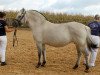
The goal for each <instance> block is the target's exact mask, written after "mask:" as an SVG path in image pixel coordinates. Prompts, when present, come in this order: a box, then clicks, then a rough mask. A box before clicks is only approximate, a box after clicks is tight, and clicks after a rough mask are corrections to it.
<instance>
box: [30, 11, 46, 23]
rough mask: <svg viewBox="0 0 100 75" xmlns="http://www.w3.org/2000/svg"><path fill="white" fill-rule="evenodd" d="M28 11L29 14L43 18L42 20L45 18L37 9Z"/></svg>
mask: <svg viewBox="0 0 100 75" xmlns="http://www.w3.org/2000/svg"><path fill="white" fill-rule="evenodd" d="M29 12H30V13H31V14H33V15H35V16H37V17H38V18H39V19H41V20H44V21H45V20H46V17H45V16H44V15H43V14H42V13H40V12H39V11H37V10H29Z"/></svg>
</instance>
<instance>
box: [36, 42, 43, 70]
mask: <svg viewBox="0 0 100 75" xmlns="http://www.w3.org/2000/svg"><path fill="white" fill-rule="evenodd" d="M37 49H38V64H37V66H36V67H37V68H39V67H40V66H41V54H42V44H41V43H39V42H38V43H37Z"/></svg>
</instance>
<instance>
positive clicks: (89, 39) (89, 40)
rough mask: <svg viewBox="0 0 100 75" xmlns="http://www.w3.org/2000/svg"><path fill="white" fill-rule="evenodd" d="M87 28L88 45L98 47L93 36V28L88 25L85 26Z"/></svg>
mask: <svg viewBox="0 0 100 75" xmlns="http://www.w3.org/2000/svg"><path fill="white" fill-rule="evenodd" d="M85 29H86V32H87V38H86V41H87V46H88V48H89V49H90V48H97V44H96V43H95V42H94V40H93V39H92V37H91V30H90V28H89V27H88V26H85Z"/></svg>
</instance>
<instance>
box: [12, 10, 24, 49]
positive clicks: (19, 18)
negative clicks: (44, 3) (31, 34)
mask: <svg viewBox="0 0 100 75" xmlns="http://www.w3.org/2000/svg"><path fill="white" fill-rule="evenodd" d="M22 10H23V11H22V13H21V15H20V16H18V17H17V19H14V21H13V25H14V27H15V29H14V34H13V47H14V46H15V41H17V45H18V40H17V36H16V33H17V27H18V26H20V25H21V20H22V19H23V18H24V16H25V14H26V11H25V10H24V9H22Z"/></svg>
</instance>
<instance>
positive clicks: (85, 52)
mask: <svg viewBox="0 0 100 75" xmlns="http://www.w3.org/2000/svg"><path fill="white" fill-rule="evenodd" d="M88 55H89V54H88V52H87V51H84V56H85V60H86V65H85V66H86V69H85V72H88V71H89V64H88V60H89V57H88Z"/></svg>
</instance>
